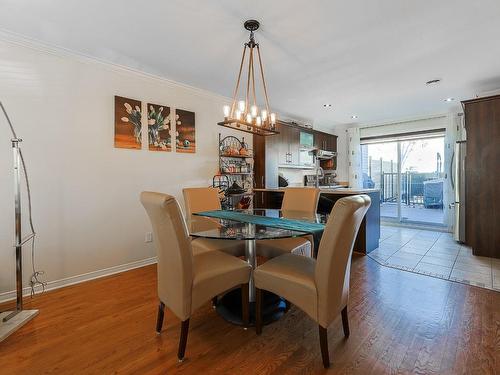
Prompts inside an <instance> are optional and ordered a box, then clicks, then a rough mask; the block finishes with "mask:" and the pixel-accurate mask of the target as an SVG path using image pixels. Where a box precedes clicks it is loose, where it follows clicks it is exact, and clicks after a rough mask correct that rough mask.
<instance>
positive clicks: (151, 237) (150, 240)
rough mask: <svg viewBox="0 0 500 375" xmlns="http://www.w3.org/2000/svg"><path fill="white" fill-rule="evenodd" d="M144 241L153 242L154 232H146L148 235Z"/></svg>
mask: <svg viewBox="0 0 500 375" xmlns="http://www.w3.org/2000/svg"><path fill="white" fill-rule="evenodd" d="M144 242H153V233H151V232H146V236H145V237H144Z"/></svg>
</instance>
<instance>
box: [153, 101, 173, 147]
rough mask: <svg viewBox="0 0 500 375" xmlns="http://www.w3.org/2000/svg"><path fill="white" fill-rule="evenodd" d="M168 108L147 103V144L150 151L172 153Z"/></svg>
mask: <svg viewBox="0 0 500 375" xmlns="http://www.w3.org/2000/svg"><path fill="white" fill-rule="evenodd" d="M171 130H172V126H171V121H170V107H167V106H165V105H159V104H151V103H148V143H149V150H150V151H167V152H168V151H172V135H171V134H172V132H171Z"/></svg>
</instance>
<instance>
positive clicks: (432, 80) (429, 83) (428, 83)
mask: <svg viewBox="0 0 500 375" xmlns="http://www.w3.org/2000/svg"><path fill="white" fill-rule="evenodd" d="M439 82H441V80H440V79H431V80H430V81H427V82H425V84H426V85H436V84H438V83H439Z"/></svg>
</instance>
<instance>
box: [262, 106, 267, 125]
mask: <svg viewBox="0 0 500 375" xmlns="http://www.w3.org/2000/svg"><path fill="white" fill-rule="evenodd" d="M261 117H262V121H264V122H266V121H267V111H266V110H265V109H263V110H262V112H261Z"/></svg>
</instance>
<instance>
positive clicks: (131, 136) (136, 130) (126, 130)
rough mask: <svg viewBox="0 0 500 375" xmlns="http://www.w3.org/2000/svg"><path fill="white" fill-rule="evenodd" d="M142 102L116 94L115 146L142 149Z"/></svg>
mask: <svg viewBox="0 0 500 375" xmlns="http://www.w3.org/2000/svg"><path fill="white" fill-rule="evenodd" d="M141 138H142V126H141V102H140V101H139V100H134V99H129V98H123V97H121V96H115V147H117V148H131V149H139V150H140V149H141V146H142V140H141Z"/></svg>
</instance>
